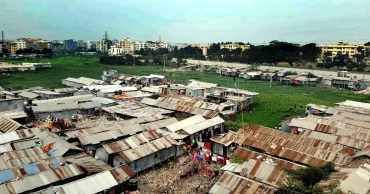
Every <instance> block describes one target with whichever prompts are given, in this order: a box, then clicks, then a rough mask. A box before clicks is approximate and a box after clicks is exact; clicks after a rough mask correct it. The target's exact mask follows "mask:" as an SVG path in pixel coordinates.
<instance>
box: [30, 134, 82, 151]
mask: <svg viewBox="0 0 370 194" xmlns="http://www.w3.org/2000/svg"><path fill="white" fill-rule="evenodd" d="M37 138H39V139H40V141H41V142H42V144H43V145H48V144H50V143H54V145H53V147H52V152H49V154H50V156H52V157H56V156H63V155H64V154H65V153H67V152H68V151H69V150H77V151H81V150H82V149H81V148H79V147H77V146H75V145H73V144H71V143H68V142H67V141H66V140H64V139H62V138H61V137H59V136H58V135H57V134H55V133H51V132H48V131H43V132H42V133H40V134H39V135H37Z"/></svg>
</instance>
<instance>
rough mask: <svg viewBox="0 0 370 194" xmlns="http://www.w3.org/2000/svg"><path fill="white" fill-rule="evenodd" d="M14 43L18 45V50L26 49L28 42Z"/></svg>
mask: <svg viewBox="0 0 370 194" xmlns="http://www.w3.org/2000/svg"><path fill="white" fill-rule="evenodd" d="M14 43H15V44H17V46H18V49H25V48H26V41H24V40H19V41H17V42H14Z"/></svg>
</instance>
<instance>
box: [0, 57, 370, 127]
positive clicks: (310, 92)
mask: <svg viewBox="0 0 370 194" xmlns="http://www.w3.org/2000/svg"><path fill="white" fill-rule="evenodd" d="M39 61H40V62H51V63H52V68H51V69H48V70H40V71H35V72H20V73H10V74H9V75H7V74H6V75H0V86H2V87H13V89H23V88H29V87H33V86H43V87H48V88H58V87H63V85H62V84H61V83H62V79H63V78H66V77H81V76H84V77H91V78H96V79H100V76H101V75H102V72H103V71H104V70H109V69H115V70H118V72H120V73H127V74H133V75H148V74H150V73H153V74H163V71H162V68H163V67H161V66H135V67H133V66H112V65H103V64H99V58H98V57H74V56H60V57H55V58H51V59H40V60H39ZM8 62H12V63H18V62H24V61H15V60H13V61H8ZM27 62H36V60H33V61H30V60H28V61H27ZM165 74H166V75H167V76H168V77H169V78H170V79H171V80H172V81H174V82H177V83H184V84H185V83H186V82H187V80H189V79H197V80H200V81H205V82H212V83H217V84H219V85H221V86H226V87H234V82H233V80H232V78H230V77H220V76H217V75H215V74H211V73H201V72H196V71H188V72H173V73H168V72H166V73H165ZM237 84H238V87H239V89H246V90H250V91H253V92H258V93H260V95H259V96H258V97H257V104H256V105H255V107H254V108H253V111H252V112H251V113H248V114H244V122H247V123H256V124H260V125H264V126H269V127H274V126H276V125H278V124H279V123H280V122H281V120H282V119H284V118H286V117H287V116H294V115H301V114H303V113H304V108H305V105H306V104H308V103H316V104H324V105H333V104H334V103H337V102H341V101H345V100H356V101H363V102H368V101H369V99H370V98H369V96H367V95H358V94H354V93H353V92H350V91H346V90H334V89H325V88H315V87H292V86H284V85H280V84H279V83H277V82H274V83H273V84H272V88H270V83H269V82H266V81H248V80H244V79H237ZM238 119H239V120H241V115H238Z"/></svg>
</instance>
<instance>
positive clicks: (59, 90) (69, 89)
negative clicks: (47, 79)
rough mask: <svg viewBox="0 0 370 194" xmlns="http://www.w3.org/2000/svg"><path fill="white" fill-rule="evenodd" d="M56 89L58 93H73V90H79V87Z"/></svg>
mask: <svg viewBox="0 0 370 194" xmlns="http://www.w3.org/2000/svg"><path fill="white" fill-rule="evenodd" d="M54 91H55V92H58V93H72V92H77V91H78V89H77V88H57V89H54Z"/></svg>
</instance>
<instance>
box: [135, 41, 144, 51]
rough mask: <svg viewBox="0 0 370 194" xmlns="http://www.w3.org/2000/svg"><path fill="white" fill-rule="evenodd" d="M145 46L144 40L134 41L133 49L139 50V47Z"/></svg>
mask: <svg viewBox="0 0 370 194" xmlns="http://www.w3.org/2000/svg"><path fill="white" fill-rule="evenodd" d="M146 48H147V44H146V42H141V41H136V42H134V50H135V51H139V50H141V49H146Z"/></svg>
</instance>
